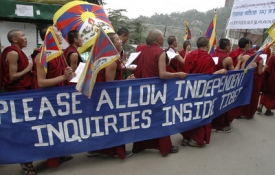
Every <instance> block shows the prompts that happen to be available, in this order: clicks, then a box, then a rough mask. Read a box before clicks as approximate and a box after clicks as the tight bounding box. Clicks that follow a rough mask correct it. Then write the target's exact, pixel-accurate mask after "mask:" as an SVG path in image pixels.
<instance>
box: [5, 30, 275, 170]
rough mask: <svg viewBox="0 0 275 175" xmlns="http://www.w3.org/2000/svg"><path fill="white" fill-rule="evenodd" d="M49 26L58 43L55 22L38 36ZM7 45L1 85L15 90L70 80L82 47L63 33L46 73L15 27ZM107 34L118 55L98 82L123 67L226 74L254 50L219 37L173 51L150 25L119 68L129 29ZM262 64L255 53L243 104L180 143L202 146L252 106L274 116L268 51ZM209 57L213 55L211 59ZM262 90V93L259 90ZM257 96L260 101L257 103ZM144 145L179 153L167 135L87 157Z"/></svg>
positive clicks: (146, 73)
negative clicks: (128, 62)
mask: <svg viewBox="0 0 275 175" xmlns="http://www.w3.org/2000/svg"><path fill="white" fill-rule="evenodd" d="M49 27H52V28H53V30H54V32H55V35H56V36H57V39H58V41H59V44H61V42H62V40H61V33H60V32H59V31H58V30H57V29H56V28H55V27H54V26H45V27H42V28H41V29H40V37H41V39H42V40H43V39H44V37H45V34H46V31H47V29H48V28H49ZM7 37H8V40H9V42H10V43H11V46H9V47H7V48H5V49H4V51H3V52H2V54H1V58H0V70H1V71H0V87H1V88H2V90H3V91H5V92H15V91H23V90H30V89H38V88H47V87H54V86H67V85H72V83H70V82H69V80H70V79H71V78H72V77H73V76H74V75H75V73H74V72H75V70H76V68H77V66H78V64H79V63H80V62H82V59H81V57H80V54H79V53H78V51H77V49H78V48H79V47H81V46H82V42H83V40H82V38H81V36H80V34H79V32H78V31H76V30H72V31H70V32H69V33H68V42H69V47H68V48H66V50H65V51H64V52H63V53H64V54H63V55H62V56H58V57H56V58H55V59H52V60H51V61H50V62H48V63H47V72H45V71H44V66H43V65H42V64H41V63H40V56H41V54H42V53H41V49H35V50H34V52H33V54H32V55H31V57H32V60H28V57H27V56H26V55H25V53H24V52H23V51H22V49H23V48H24V47H26V46H27V38H26V36H25V34H24V33H23V32H22V31H20V30H11V31H10V32H9V33H8V34H7ZM108 37H109V38H110V40H111V41H112V43H113V44H114V46H115V48H116V50H117V51H118V53H120V56H121V57H120V59H118V60H116V61H115V62H113V63H112V64H110V65H109V66H107V67H106V68H104V69H102V70H100V72H99V73H98V75H97V80H96V81H97V82H107V81H114V80H122V79H123V71H127V72H132V74H128V75H127V77H126V79H135V78H149V77H160V78H161V79H170V78H180V79H184V78H185V77H186V76H187V74H196V73H203V74H226V73H227V71H230V70H239V69H243V68H244V65H245V63H246V61H247V60H248V58H249V57H250V56H251V55H252V54H254V53H255V52H256V49H255V48H254V49H251V42H250V40H249V39H247V38H241V39H240V40H239V43H238V48H237V49H236V50H233V51H231V43H230V40H229V39H226V38H221V39H220V40H219V46H218V47H217V49H216V50H215V53H214V54H212V55H209V54H208V50H209V49H210V45H209V41H208V40H207V38H205V37H200V38H199V39H198V40H197V42H196V44H197V49H196V50H193V51H192V47H191V43H190V42H189V41H185V42H184V43H183V50H182V51H180V52H178V51H177V50H178V49H177V48H178V40H177V38H176V37H175V36H169V37H168V40H167V42H168V44H169V47H168V48H167V49H163V48H162V47H163V45H164V42H165V41H164V36H163V33H162V32H161V31H160V30H157V29H154V30H151V31H150V32H149V33H148V37H147V39H146V44H141V45H139V46H138V47H137V48H136V51H141V53H140V54H139V56H138V57H137V58H136V60H135V62H134V63H135V64H136V65H137V67H136V68H134V69H133V68H126V67H124V59H125V57H126V56H125V52H124V51H123V49H122V45H123V44H125V43H126V42H127V40H128V39H129V37H130V33H129V31H128V30H127V29H125V28H122V29H120V30H119V31H118V32H117V33H108ZM168 50H172V51H174V52H175V53H177V55H176V56H175V57H174V58H173V59H171V60H170V59H169V58H168V56H167V54H166V51H168ZM266 54H267V63H266V65H263V59H262V58H261V57H260V56H258V57H257V58H256V59H255V63H254V64H252V65H253V67H256V68H255V72H254V76H253V90H252V94H251V100H250V103H249V104H248V105H245V106H239V107H236V108H234V109H231V110H229V111H227V112H226V113H224V114H222V115H220V116H218V117H217V118H215V119H214V120H213V121H212V122H211V123H209V124H206V125H204V126H200V127H198V128H194V129H192V130H189V131H186V132H182V133H181V135H182V137H183V139H182V143H181V145H182V146H187V145H188V146H192V147H204V146H206V144H209V142H210V135H211V130H212V129H215V130H216V132H222V133H228V132H231V130H232V129H231V127H230V124H231V122H232V121H233V120H234V119H235V118H239V117H245V118H253V116H254V114H255V112H256V111H258V112H262V108H263V106H264V107H265V108H266V112H265V115H267V116H270V115H274V113H273V112H272V110H273V109H275V87H274V85H273V84H274V83H273V82H274V81H275V70H274V68H275V67H274V66H275V55H274V54H272V53H271V51H270V50H268V51H266ZM212 57H218V63H217V64H215V62H214V61H213V59H212ZM260 92H261V94H260ZM259 99H260V105H259V107H258V103H259ZM145 149H157V150H159V151H160V153H161V154H162V155H163V156H165V155H167V154H169V153H176V152H178V147H177V146H173V145H172V142H171V138H170V136H166V137H161V138H155V139H150V140H144V141H139V142H135V143H133V149H132V151H126V150H125V145H118V146H115V147H112V148H107V149H102V150H96V151H89V152H88V153H87V156H98V155H108V156H118V157H120V158H121V159H125V158H126V157H129V156H131V155H132V154H133V153H138V152H140V151H143V150H145ZM70 159H72V156H71V155H65V156H62V157H56V158H50V159H48V160H47V165H48V166H49V167H55V166H58V164H59V163H61V162H64V161H68V160H70ZM21 167H22V169H23V170H24V171H25V173H26V174H28V175H34V174H36V172H35V170H34V167H33V164H32V162H24V163H21Z"/></svg>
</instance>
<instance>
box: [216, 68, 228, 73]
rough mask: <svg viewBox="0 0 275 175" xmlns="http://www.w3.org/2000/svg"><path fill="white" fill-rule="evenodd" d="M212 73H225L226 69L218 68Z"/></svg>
mask: <svg viewBox="0 0 275 175" xmlns="http://www.w3.org/2000/svg"><path fill="white" fill-rule="evenodd" d="M214 74H227V70H226V69H220V70H218V71H216V72H214Z"/></svg>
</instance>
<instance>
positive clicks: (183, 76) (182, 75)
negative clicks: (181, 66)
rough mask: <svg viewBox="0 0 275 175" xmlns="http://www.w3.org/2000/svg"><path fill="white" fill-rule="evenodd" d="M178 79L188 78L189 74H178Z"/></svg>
mask: <svg viewBox="0 0 275 175" xmlns="http://www.w3.org/2000/svg"><path fill="white" fill-rule="evenodd" d="M177 74H178V78H181V79H184V78H185V77H186V76H187V73H185V72H178V73H177Z"/></svg>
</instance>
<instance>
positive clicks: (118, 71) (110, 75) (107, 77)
mask: <svg viewBox="0 0 275 175" xmlns="http://www.w3.org/2000/svg"><path fill="white" fill-rule="evenodd" d="M108 36H109V38H110V39H111V41H112V43H113V44H114V46H115V47H116V50H117V51H118V53H121V51H122V41H121V40H120V38H119V37H118V35H117V34H116V33H108ZM121 63H122V60H121V58H119V59H118V60H116V61H114V62H113V63H112V64H111V65H109V66H107V67H106V68H104V69H102V70H100V71H99V72H98V75H97V80H96V82H108V81H114V80H122V65H121ZM127 79H134V76H133V74H132V75H130V76H129V77H128V78H127ZM98 155H108V156H111V157H114V156H118V157H119V158H121V159H125V158H126V157H130V156H132V155H133V153H132V152H131V151H126V150H125V145H119V146H115V147H112V148H106V149H102V150H97V151H89V152H88V153H87V156H88V157H92V156H98Z"/></svg>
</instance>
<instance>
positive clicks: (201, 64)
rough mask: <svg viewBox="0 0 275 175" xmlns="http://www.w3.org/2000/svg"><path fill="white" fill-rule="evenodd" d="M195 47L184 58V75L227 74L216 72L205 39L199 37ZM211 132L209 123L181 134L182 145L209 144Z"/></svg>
mask: <svg viewBox="0 0 275 175" xmlns="http://www.w3.org/2000/svg"><path fill="white" fill-rule="evenodd" d="M197 47H198V49H197V50H194V51H192V52H191V53H189V54H188V55H187V56H186V60H185V64H184V70H185V71H186V73H193V74H194V73H203V74H225V73H226V72H227V71H226V70H225V69H221V70H219V71H216V67H215V63H214V61H213V59H212V57H211V56H210V55H209V54H208V50H209V48H210V46H209V41H208V40H207V38H205V37H200V38H199V39H198V40H197ZM215 71H216V72H215ZM211 130H212V128H211V123H209V124H207V125H204V126H201V127H198V128H195V129H192V130H189V131H186V132H183V133H181V134H182V136H183V141H182V145H183V146H185V145H189V146H193V147H204V146H205V144H209V142H210V135H211Z"/></svg>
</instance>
